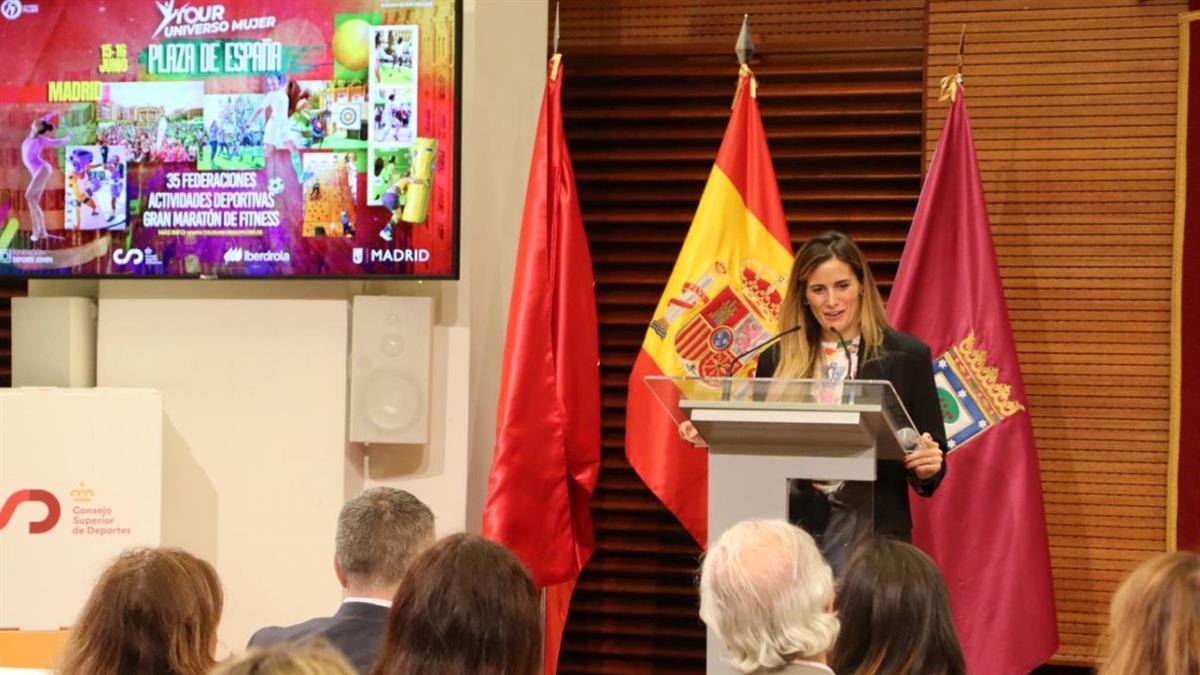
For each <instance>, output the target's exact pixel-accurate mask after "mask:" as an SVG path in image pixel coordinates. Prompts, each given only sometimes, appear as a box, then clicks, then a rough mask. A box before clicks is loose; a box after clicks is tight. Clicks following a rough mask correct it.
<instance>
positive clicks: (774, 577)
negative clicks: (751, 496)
mask: <svg viewBox="0 0 1200 675" xmlns="http://www.w3.org/2000/svg"><path fill="white" fill-rule="evenodd" d="M832 601H833V572H832V571H831V570H830V569H829V565H828V564H827V563H826V562H825V560H824V558H822V557H821V552H820V551H819V550H817V545H816V543H815V542H814V541H813V538H812V537H811V536H809V534H808V533H807V532H805V531H804V530H801V529H800V528H798V527H796V526H795V525H792V524H791V523H788V522H785V521H782V520H747V521H743V522H741V523H738V524H737V525H734V526H733V527H731V528H729V529H728V530H726V531H725V532H724V533H723V534H722V535H721V538H720V539H718V540H717V541H716V543H715V544H713V545H712V546H710V547H709V549H708V552H707V553H705V554H704V563H703V565H702V566H701V568H700V618H701V619H702V620H703V621H704V623H705V624H707V625H708V627H709V628H711V629H713V631H714V632H716V634H717V635H718V637H720V638H721V641H722V642H723V643H724V644H725V658H726V659H727V660H728V661H729V663H730V664H731V665H732V666H733V667H734V668H735V669H737V670H738V671H740V672H743V673H751V672H754V671H756V670H759V669H764V670H770V669H774V668H780V667H782V666H784V665H786V664H787V663H789V662H791V661H795V660H801V659H813V658H816V657H819V656H821V655H823V654H824V653H825V652H827V651H828V650H829V648H830V647H831V646H832V645H833V641H834V638H836V637H837V633H838V619H837V617H836V616H835V615H834V614H833V612H832V611H831V609H830V604H831V602H832Z"/></svg>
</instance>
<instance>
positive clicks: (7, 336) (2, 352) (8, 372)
mask: <svg viewBox="0 0 1200 675" xmlns="http://www.w3.org/2000/svg"><path fill="white" fill-rule="evenodd" d="M23 295H25V281H24V280H23V279H22V280H14V279H0V387H9V386H12V299H13V298H15V297H19V296H23Z"/></svg>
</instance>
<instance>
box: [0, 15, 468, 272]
mask: <svg viewBox="0 0 1200 675" xmlns="http://www.w3.org/2000/svg"><path fill="white" fill-rule="evenodd" d="M93 4H94V6H91V5H89V7H88V8H87V9H86V10H82V9H81V10H79V11H75V12H67V11H57V10H52V11H46V9H42V10H39V11H35V12H30V13H20V14H19V15H17V16H16V18H8V17H5V20H4V21H2V22H0V43H3V44H5V45H12V47H13V49H12V52H11V53H12V54H14V55H17V56H15V57H14V58H15V63H14V64H12V66H11V67H10V68H9V69H8V70H7V71H6V72H5V73H3V74H0V158H3V159H0V276H24V277H38V276H58V277H64V276H67V277H69V276H78V277H109V276H113V277H129V276H134V277H136V276H148V277H213V278H230V277H308V278H312V277H349V278H355V277H372V276H378V277H413V278H455V277H456V276H457V271H458V241H457V239H458V227H457V218H458V208H457V201H458V194H457V191H458V183H459V181H458V175H457V173H458V161H457V159H458V152H457V147H458V138H457V132H458V99H459V87H458V75H457V61H456V60H457V54H458V48H459V45H460V42H461V29H460V26H459V25H458V21H459V17H460V16H461V0H317V1H316V2H311V3H303V4H299V3H291V2H285V1H284V0H249V1H247V2H241V3H237V4H236V5H235V4H232V3H230V4H221V3H211V4H196V3H187V4H180V3H179V2H178V0H166V1H163V0H97V2H96V3H93ZM51 47H52V48H51ZM6 51H8V49H6Z"/></svg>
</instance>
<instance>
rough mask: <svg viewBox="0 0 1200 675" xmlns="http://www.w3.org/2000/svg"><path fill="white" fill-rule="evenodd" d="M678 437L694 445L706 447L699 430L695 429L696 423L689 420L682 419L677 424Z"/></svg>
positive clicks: (706, 444)
mask: <svg viewBox="0 0 1200 675" xmlns="http://www.w3.org/2000/svg"><path fill="white" fill-rule="evenodd" d="M679 437H680V438H682V439H683V440H685V441H687V442H688V443H691V444H692V445H694V446H696V447H700V448H707V447H708V443H707V442H705V440H704V437H702V436H701V435H700V432H699V431H697V430H696V425H694V424H692V421H691V420H684V421H683V422H681V423H680V424H679Z"/></svg>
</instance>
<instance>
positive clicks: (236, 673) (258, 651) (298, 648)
mask: <svg viewBox="0 0 1200 675" xmlns="http://www.w3.org/2000/svg"><path fill="white" fill-rule="evenodd" d="M209 675H358V671H356V670H355V669H354V666H352V665H350V663H349V662H348V661H347V660H346V657H345V656H342V653H341V652H339V651H338V650H337V648H335V647H334V646H333V645H332V644H330V643H329V641H327V640H326V639H325V638H317V639H315V640H307V641H305V642H300V643H291V642H284V643H280V644H277V645H272V646H270V647H266V648H255V649H251V650H249V651H247V652H246V653H245V654H242V655H241V656H239V657H238V658H236V659H233V660H232V661H226V662H225V663H222V664H221V665H220V666H217V667H216V668H215V669H213V671H212V672H211V673H210V674H209Z"/></svg>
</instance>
